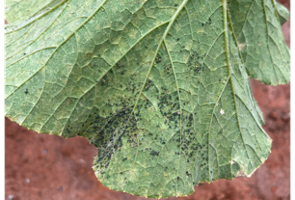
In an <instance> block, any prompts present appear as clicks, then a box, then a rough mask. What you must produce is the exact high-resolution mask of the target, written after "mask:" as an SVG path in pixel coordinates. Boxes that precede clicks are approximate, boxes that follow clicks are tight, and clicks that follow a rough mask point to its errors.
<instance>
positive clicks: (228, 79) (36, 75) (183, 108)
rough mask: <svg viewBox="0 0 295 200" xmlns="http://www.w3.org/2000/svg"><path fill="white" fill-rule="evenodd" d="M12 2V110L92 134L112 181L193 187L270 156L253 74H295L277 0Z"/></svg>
mask: <svg viewBox="0 0 295 200" xmlns="http://www.w3.org/2000/svg"><path fill="white" fill-rule="evenodd" d="M11 2H13V1H12V0H7V3H6V4H7V7H8V8H9V9H8V11H7V12H6V14H7V15H8V16H6V17H7V19H8V22H11V23H9V24H8V25H7V26H6V35H5V37H6V42H5V50H6V52H5V53H6V66H5V83H6V85H5V98H6V100H5V113H6V116H7V117H8V118H10V119H11V120H12V121H15V122H17V123H19V124H21V125H23V126H25V127H27V128H28V129H31V130H34V131H37V132H39V133H49V134H54V135H61V136H63V137H74V136H77V135H79V136H82V137H85V138H88V139H89V141H90V143H92V144H93V145H95V146H96V147H97V148H98V152H97V156H96V157H95V159H94V171H95V173H96V176H97V177H98V179H99V180H100V181H101V182H102V183H103V184H104V185H106V186H107V187H109V188H111V189H114V190H118V191H125V192H128V193H131V194H134V195H138V196H146V197H149V198H160V197H170V196H185V195H189V194H191V193H192V192H193V191H194V185H198V184H199V183H202V182H212V181H214V180H217V179H233V178H235V177H237V176H241V175H246V176H250V175H251V174H252V173H253V172H254V171H255V169H256V168H258V167H259V166H260V165H261V164H262V163H263V162H264V161H265V160H266V158H267V157H268V155H269V153H270V147H271V139H270V137H269V136H268V135H267V134H266V133H265V132H264V130H263V129H262V127H261V126H262V124H263V119H262V113H261V112H260V110H259V108H258V106H257V104H256V101H255V100H254V98H253V96H252V92H251V88H250V84H249V80H248V74H249V75H250V76H252V77H254V78H257V79H259V80H261V81H262V82H264V83H269V84H279V83H285V82H287V81H289V79H290V78H289V51H288V49H287V48H286V45H285V43H283V40H284V39H283V36H282V32H281V29H280V27H279V25H280V23H279V21H278V19H277V17H276V15H275V7H274V6H273V4H272V3H273V2H272V1H271V0H256V1H254V0H253V2H252V0H249V1H245V0H231V1H228V2H226V1H225V0H222V1H220V0H207V1H201V0H194V1H189V0H169V1H167V0H146V1H131V0H125V1H121V0H120V1H119V0H68V1H48V2H47V4H46V5H49V6H45V7H42V6H41V4H40V5H37V3H36V7H34V8H32V6H28V5H32V4H33V1H32V0H23V1H21V2H18V3H16V2H14V4H13V5H12V3H11ZM43 5H44V4H43ZM37 8H38V9H37ZM17 9H18V10H20V13H19V14H18V15H15V16H12V15H13V14H11V13H13V12H15V10H17ZM12 10H14V11H13V12H12ZM22 11H23V12H25V14H24V15H22ZM274 30H275V31H274ZM246 68H247V70H246ZM247 72H248V73H247Z"/></svg>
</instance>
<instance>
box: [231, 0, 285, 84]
mask: <svg viewBox="0 0 295 200" xmlns="http://www.w3.org/2000/svg"><path fill="white" fill-rule="evenodd" d="M229 12H230V16H231V19H229V20H230V25H231V26H232V28H233V33H234V38H235V40H236V42H237V44H238V47H239V50H240V54H241V57H242V60H243V63H244V64H245V67H246V69H247V72H248V74H249V76H250V77H252V78H254V79H258V80H259V81H260V82H262V83H264V84H271V85H278V84H285V83H288V82H289V81H290V53H289V49H288V47H287V45H286V43H285V40H284V37H283V33H282V29H281V25H280V21H279V20H278V18H277V15H276V8H275V0H259V1H254V0H245V1H240V0H238V1H237V0H231V1H230V3H229Z"/></svg>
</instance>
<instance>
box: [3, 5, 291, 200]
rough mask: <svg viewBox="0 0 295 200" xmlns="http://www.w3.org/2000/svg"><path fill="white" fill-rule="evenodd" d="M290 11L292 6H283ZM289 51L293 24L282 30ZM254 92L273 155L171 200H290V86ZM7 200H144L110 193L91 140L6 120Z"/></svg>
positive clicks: (255, 86)
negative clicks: (98, 173) (245, 171)
mask: <svg viewBox="0 0 295 200" xmlns="http://www.w3.org/2000/svg"><path fill="white" fill-rule="evenodd" d="M279 2H281V3H282V4H283V5H284V6H285V7H287V8H288V9H290V0H279ZM283 31H284V36H285V39H286V42H287V44H288V46H289V47H290V20H289V21H288V22H287V23H285V24H284V25H283ZM251 86H252V91H253V94H254V97H255V99H256V101H257V102H258V105H259V107H260V109H261V110H262V112H263V116H264V119H265V122H266V124H265V125H264V126H263V128H264V129H265V131H266V132H267V133H268V135H269V136H270V137H271V138H272V139H273V142H272V149H271V154H270V156H269V157H268V159H267V160H266V162H265V163H264V164H263V165H262V166H261V167H260V168H259V169H258V170H257V171H256V172H255V173H254V174H253V175H252V177H251V178H236V179H234V180H233V181H228V180H218V181H215V182H213V183H211V184H200V185H198V186H195V192H194V193H193V194H192V195H190V196H188V197H182V198H176V197H171V198H168V199H169V200H172V199H177V200H194V199H198V200H236V199H237V200H258V199H259V200H262V199H263V200H264V199H265V200H287V199H290V84H286V85H280V86H276V87H273V86H266V85H263V84H261V83H259V82H258V81H256V80H251ZM5 126H6V129H5V192H6V193H5V199H7V200H40V199H42V200H144V199H146V198H143V197H136V196H132V195H130V194H127V193H124V192H117V191H113V190H109V189H108V188H106V187H105V186H103V185H102V184H101V183H100V182H99V181H98V180H97V178H96V177H95V175H94V172H93V170H92V168H91V166H92V162H93V157H94V156H95V155H96V148H95V147H94V146H93V145H91V144H89V142H88V141H87V139H85V138H81V137H75V138H70V139H64V138H61V137H59V136H50V135H44V134H38V133H36V132H33V131H29V130H27V129H25V128H23V127H21V126H19V125H17V124H16V123H13V122H11V121H10V120H8V119H5Z"/></svg>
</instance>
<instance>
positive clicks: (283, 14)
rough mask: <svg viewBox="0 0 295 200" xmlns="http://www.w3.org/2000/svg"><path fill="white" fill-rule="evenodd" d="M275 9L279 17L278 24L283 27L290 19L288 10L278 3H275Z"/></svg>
mask: <svg viewBox="0 0 295 200" xmlns="http://www.w3.org/2000/svg"><path fill="white" fill-rule="evenodd" d="M276 9H277V12H278V15H279V19H280V23H281V25H283V24H284V23H285V22H287V21H288V19H289V17H290V13H289V10H288V9H287V8H286V7H284V6H283V5H281V4H279V3H278V2H276Z"/></svg>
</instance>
